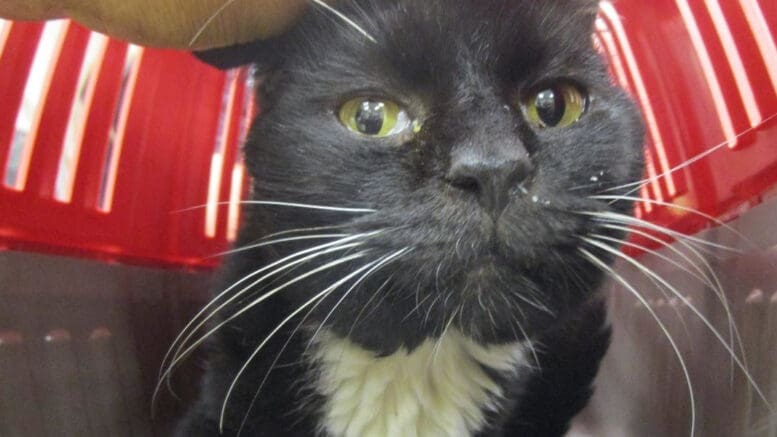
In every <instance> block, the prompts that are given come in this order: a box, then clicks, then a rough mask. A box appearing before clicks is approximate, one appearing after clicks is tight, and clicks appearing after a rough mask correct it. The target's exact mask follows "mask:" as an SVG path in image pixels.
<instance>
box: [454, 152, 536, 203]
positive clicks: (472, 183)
mask: <svg viewBox="0 0 777 437" xmlns="http://www.w3.org/2000/svg"><path fill="white" fill-rule="evenodd" d="M532 172H533V166H532V163H531V161H530V159H529V157H528V154H526V153H525V152H522V153H512V154H509V155H507V156H499V157H494V156H490V157H488V156H478V155H473V154H468V153H464V154H460V155H459V156H454V157H453V161H452V162H451V167H450V170H449V172H448V181H449V183H450V184H451V185H453V186H454V187H456V188H459V189H461V190H464V191H469V192H472V193H474V194H475V195H476V196H477V197H478V201H479V202H480V205H481V207H483V209H485V210H487V211H489V212H490V213H491V214H493V216H494V217H495V218H498V217H499V216H500V215H501V214H502V212H503V211H504V209H505V207H507V204H508V203H509V202H510V193H511V191H512V190H513V189H515V188H516V187H517V186H518V185H520V184H521V183H522V182H524V181H525V180H526V179H527V178H528V177H529V176H530V175H531V173H532Z"/></svg>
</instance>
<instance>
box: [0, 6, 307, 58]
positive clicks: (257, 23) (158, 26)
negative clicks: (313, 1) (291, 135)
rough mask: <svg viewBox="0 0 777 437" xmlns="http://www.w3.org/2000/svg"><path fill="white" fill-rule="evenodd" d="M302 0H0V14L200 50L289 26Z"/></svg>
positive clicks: (241, 40) (155, 43)
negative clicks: (75, 23) (70, 23)
mask: <svg viewBox="0 0 777 437" xmlns="http://www.w3.org/2000/svg"><path fill="white" fill-rule="evenodd" d="M306 3H308V1H307V0H0V17H5V18H9V19H16V20H47V19H52V18H72V19H73V20H75V21H78V22H80V23H82V24H84V25H85V26H87V27H89V28H91V29H94V30H96V31H99V32H103V33H106V34H108V35H110V36H113V37H116V38H120V39H124V40H128V41H131V42H133V43H137V44H142V45H147V46H154V47H168V48H179V49H186V50H201V49H206V48H211V47H222V46H228V45H233V44H237V43H243V42H248V41H253V40H256V39H260V38H268V37H271V36H274V35H277V34H279V33H281V32H283V31H284V30H286V29H287V28H288V27H290V26H291V25H292V24H293V23H294V21H295V20H296V19H297V17H298V16H299V15H300V14H301V13H302V11H303V9H304V7H305V5H306Z"/></svg>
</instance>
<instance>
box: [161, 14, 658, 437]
mask: <svg viewBox="0 0 777 437" xmlns="http://www.w3.org/2000/svg"><path fill="white" fill-rule="evenodd" d="M596 11H597V1H595V0H545V1H537V0H423V1H421V0H392V1H389V0H345V1H341V2H338V3H336V9H333V8H330V7H325V6H322V5H319V7H317V8H310V11H309V12H308V13H307V15H306V16H305V17H303V18H302V19H301V21H300V22H299V23H298V25H297V26H296V27H295V28H294V29H293V30H292V31H290V32H289V33H287V34H285V35H283V36H281V37H278V38H276V39H274V40H267V41H259V42H255V43H249V44H244V45H241V46H237V47H233V48H227V49H217V50H213V51H209V52H204V53H201V54H200V57H201V58H203V59H205V60H206V61H208V62H211V63H213V64H216V65H219V66H221V67H233V66H237V65H243V64H247V63H252V64H254V65H255V68H256V74H257V77H258V79H259V81H260V83H261V86H260V87H259V91H258V98H259V101H260V104H261V105H262V112H261V115H260V116H259V117H258V118H257V119H256V120H255V122H254V123H253V125H252V128H251V131H250V134H249V137H248V139H247V141H246V144H245V150H244V152H245V158H246V166H247V168H248V169H249V171H250V173H251V176H252V178H253V179H252V180H253V182H252V191H251V199H252V200H249V201H247V202H245V206H244V218H243V225H242V228H241V231H240V233H239V237H238V241H237V242H236V249H235V250H234V251H233V253H232V254H231V255H230V256H229V258H228V259H227V261H226V263H225V267H224V269H223V273H222V279H221V283H223V284H224V285H223V287H222V288H221V289H219V294H218V295H217V296H216V297H214V299H213V300H212V301H211V303H210V304H208V306H207V307H205V308H204V309H203V311H202V312H201V313H200V314H198V315H197V316H196V317H195V319H193V320H192V322H191V323H190V324H189V325H188V326H187V328H186V329H185V330H184V332H183V333H182V334H181V336H179V338H178V339H176V341H175V343H174V345H173V348H172V349H171V353H170V354H169V356H168V357H166V359H165V368H166V369H167V370H166V371H165V372H164V374H163V375H162V376H163V378H162V379H163V380H164V379H166V378H167V377H169V374H170V372H171V371H172V370H173V369H174V368H175V367H176V366H177V365H178V364H180V362H181V360H183V358H185V357H186V356H188V355H189V354H190V353H191V352H192V351H193V350H194V349H196V348H197V347H198V346H200V345H201V344H202V343H205V344H206V345H207V351H208V359H207V368H206V373H205V376H204V380H203V381H202V387H201V394H200V397H199V399H198V401H197V402H196V405H194V406H193V407H192V408H191V410H190V411H189V413H188V415H187V416H186V418H185V419H184V420H183V422H182V423H181V424H180V427H179V430H178V434H177V435H178V436H181V437H183V436H187V437H197V436H217V435H225V436H235V435H238V434H239V435H243V436H314V435H321V436H337V437H339V436H375V437H381V436H400V437H401V436H424V437H426V436H456V437H466V436H521V437H527V436H536V437H552V436H562V435H564V434H565V432H566V431H567V430H568V428H569V424H570V421H571V419H572V418H573V417H574V416H575V415H576V414H577V413H578V412H579V411H580V410H581V409H582V408H583V407H584V405H585V404H586V402H587V401H588V398H589V397H590V396H591V394H592V381H593V379H594V377H595V375H596V373H597V371H598V367H599V362H600V360H601V359H602V356H603V355H604V354H605V352H606V350H607V347H608V343H609V338H610V331H609V327H608V324H607V317H606V310H605V302H604V300H603V296H602V294H601V293H600V292H599V291H598V289H599V287H600V285H601V283H602V282H603V279H604V276H605V273H604V271H605V270H606V268H607V266H608V265H609V264H611V263H612V261H613V259H612V258H613V254H612V253H610V252H608V251H605V250H601V249H600V248H598V247H596V246H591V245H586V244H585V237H586V236H587V235H589V234H590V233H592V232H596V233H598V234H600V235H606V236H609V237H612V238H617V239H622V238H623V237H624V234H623V233H621V232H620V231H618V230H614V228H612V227H609V228H608V227H603V226H600V224H601V223H600V222H599V221H597V220H596V216H597V214H599V213H605V212H606V213H617V214H621V215H628V214H630V213H631V209H632V204H631V203H630V202H628V201H620V202H615V203H614V202H608V201H606V200H601V199H594V198H593V196H594V195H596V194H597V193H601V192H603V191H604V190H609V191H608V192H610V193H613V194H618V193H626V192H627V190H626V189H625V188H623V189H619V187H626V186H632V185H633V184H634V183H635V182H637V181H639V179H640V177H641V176H642V172H643V158H642V147H643V127H642V122H641V117H640V115H639V113H638V111H637V109H636V107H635V105H634V104H633V103H632V102H631V100H630V99H629V97H628V96H627V95H626V94H625V93H624V92H623V91H622V90H620V89H619V88H617V87H616V86H615V85H614V84H613V82H612V81H611V79H610V78H609V76H608V74H607V68H606V66H605V64H604V62H603V60H602V59H601V58H600V56H599V54H598V53H597V51H596V49H595V48H594V46H593V42H592V38H591V34H592V31H593V23H594V19H595V17H596ZM192 383H194V382H192Z"/></svg>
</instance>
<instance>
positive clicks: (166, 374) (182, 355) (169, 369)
mask: <svg viewBox="0 0 777 437" xmlns="http://www.w3.org/2000/svg"><path fill="white" fill-rule="evenodd" d="M365 254H366V252H365V251H362V252H359V253H356V254H353V255H350V256H347V257H344V258H341V259H338V260H337V261H333V262H330V263H328V264H325V265H323V266H321V267H318V268H316V269H313V270H311V271H309V272H307V273H305V274H303V275H300V276H297V277H295V278H294V279H292V280H290V281H287V282H285V283H284V284H282V285H280V286H278V287H276V288H274V289H273V290H271V291H269V292H267V293H266V294H264V295H262V296H261V297H260V298H258V299H257V300H255V301H253V302H251V303H250V304H248V305H246V306H244V307H242V308H241V309H240V310H239V311H237V312H236V313H235V314H233V315H231V316H230V317H228V318H227V319H226V320H224V321H222V322H221V323H219V324H218V325H216V326H215V327H214V328H212V329H211V330H209V331H208V332H207V333H205V334H204V335H202V336H201V337H199V338H198V339H197V340H196V341H195V342H194V343H192V344H191V345H190V346H189V347H188V348H186V350H184V351H182V352H179V353H176V354H175V355H174V357H173V359H172V360H171V362H170V364H169V365H168V367H167V370H165V372H164V373H163V374H162V375H161V377H160V382H159V383H158V384H157V388H156V389H155V390H154V392H155V393H156V392H158V390H159V388H160V384H161V382H162V381H163V380H165V379H167V378H169V376H170V374H171V373H172V371H173V369H175V368H176V367H177V365H178V364H179V363H180V362H181V361H182V360H183V359H184V358H185V357H187V356H188V355H189V354H190V353H192V352H193V351H194V350H195V349H196V348H197V347H199V346H200V345H201V344H202V343H203V342H204V341H205V340H206V339H207V338H208V337H210V336H211V335H213V334H214V333H216V332H217V331H219V330H220V329H221V328H223V327H224V326H225V325H227V324H228V323H230V322H232V321H233V320H235V319H236V318H238V317H240V316H241V315H243V314H245V313H246V312H248V311H249V310H251V309H252V308H254V307H255V306H257V305H259V304H260V303H262V302H263V301H264V300H266V299H268V298H269V297H271V296H273V295H275V294H276V293H278V292H280V291H281V290H283V289H285V288H286V287H288V286H290V285H292V284H295V283H297V282H299V281H301V280H303V279H305V278H307V277H309V276H312V275H314V274H316V273H320V272H322V271H324V270H328V269H331V268H333V267H335V266H338V265H340V264H344V263H346V262H349V261H352V260H355V259H358V258H361V257H363V256H364V255H365ZM195 332H196V331H195ZM182 347H183V346H181V347H180V348H179V349H181V348H182Z"/></svg>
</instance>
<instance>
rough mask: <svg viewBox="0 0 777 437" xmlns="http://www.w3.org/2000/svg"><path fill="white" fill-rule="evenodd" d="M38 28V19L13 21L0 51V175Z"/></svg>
mask: <svg viewBox="0 0 777 437" xmlns="http://www.w3.org/2000/svg"><path fill="white" fill-rule="evenodd" d="M41 32H43V24H41V23H18V22H15V23H13V24H12V25H11V29H10V31H9V32H8V37H7V39H6V41H5V45H4V46H3V51H2V53H0V178H2V177H3V175H4V173H5V169H6V162H7V160H8V153H9V151H10V147H11V144H10V143H11V139H12V138H13V134H14V127H15V124H16V116H17V114H18V113H19V105H21V102H22V95H23V94H24V85H25V80H24V79H25V78H26V77H27V75H28V74H29V71H30V67H31V66H32V59H33V57H35V49H36V47H37V46H38V40H39V39H40V35H41Z"/></svg>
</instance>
